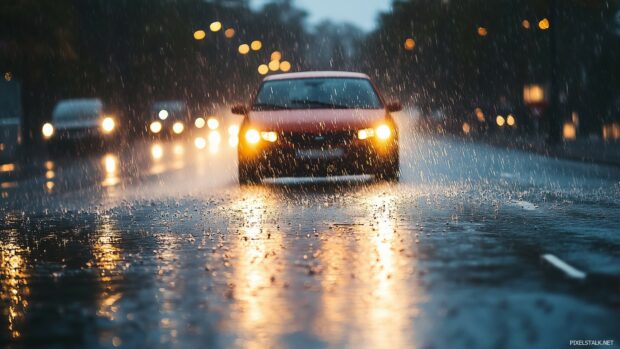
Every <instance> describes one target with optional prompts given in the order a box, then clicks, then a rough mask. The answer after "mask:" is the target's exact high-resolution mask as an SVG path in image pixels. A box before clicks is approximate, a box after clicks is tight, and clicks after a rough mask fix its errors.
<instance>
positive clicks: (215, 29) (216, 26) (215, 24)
mask: <svg viewBox="0 0 620 349" xmlns="http://www.w3.org/2000/svg"><path fill="white" fill-rule="evenodd" d="M209 29H210V30H211V31H212V32H214V33H215V32H218V31H220V29H222V22H220V21H215V22H213V23H211V25H209Z"/></svg>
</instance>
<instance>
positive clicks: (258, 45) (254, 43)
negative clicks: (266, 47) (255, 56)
mask: <svg viewBox="0 0 620 349" xmlns="http://www.w3.org/2000/svg"><path fill="white" fill-rule="evenodd" d="M250 47H251V48H252V50H254V51H258V50H260V49H261V47H263V43H262V42H260V40H254V41H252V43H251V44H250Z"/></svg>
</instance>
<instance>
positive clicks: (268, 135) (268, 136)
mask: <svg viewBox="0 0 620 349" xmlns="http://www.w3.org/2000/svg"><path fill="white" fill-rule="evenodd" d="M260 136H261V138H262V139H264V140H266V141H267V142H271V143H273V142H275V141H277V140H278V133H277V132H273V131H269V132H261V133H260Z"/></svg>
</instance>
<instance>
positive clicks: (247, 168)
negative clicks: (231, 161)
mask: <svg viewBox="0 0 620 349" xmlns="http://www.w3.org/2000/svg"><path fill="white" fill-rule="evenodd" d="M259 182H260V175H259V173H258V171H257V169H256V167H254V166H251V165H250V164H246V163H245V162H243V161H239V184H241V185H245V184H256V183H259Z"/></svg>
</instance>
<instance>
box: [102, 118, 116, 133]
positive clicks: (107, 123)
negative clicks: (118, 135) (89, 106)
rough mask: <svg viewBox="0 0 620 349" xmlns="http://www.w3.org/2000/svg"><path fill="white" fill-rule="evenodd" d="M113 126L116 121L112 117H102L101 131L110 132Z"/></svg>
mask: <svg viewBox="0 0 620 349" xmlns="http://www.w3.org/2000/svg"><path fill="white" fill-rule="evenodd" d="M115 126H116V123H115V122H114V119H112V118H111V117H109V116H108V117H106V118H105V119H103V121H102V122H101V129H102V130H103V133H110V132H112V131H114V127H115Z"/></svg>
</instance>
